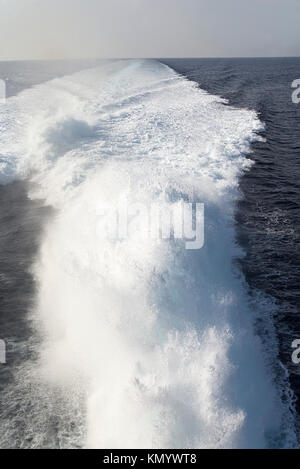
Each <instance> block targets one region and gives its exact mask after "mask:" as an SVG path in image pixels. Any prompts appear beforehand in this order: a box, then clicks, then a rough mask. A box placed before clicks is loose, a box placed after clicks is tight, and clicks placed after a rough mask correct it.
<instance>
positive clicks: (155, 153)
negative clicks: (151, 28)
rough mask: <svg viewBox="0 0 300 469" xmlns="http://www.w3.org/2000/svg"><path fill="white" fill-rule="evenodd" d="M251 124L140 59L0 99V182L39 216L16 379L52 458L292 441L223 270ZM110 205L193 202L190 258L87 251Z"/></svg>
mask: <svg viewBox="0 0 300 469" xmlns="http://www.w3.org/2000/svg"><path fill="white" fill-rule="evenodd" d="M261 129H262V124H261V123H260V121H259V120H258V118H257V115H256V114H255V113H254V112H252V111H249V110H245V109H244V110H241V109H235V108H232V107H230V106H228V105H226V102H225V101H224V100H222V99H221V98H218V97H216V96H212V95H209V94H208V93H206V92H204V91H202V90H200V89H199V88H198V87H197V86H196V85H195V84H194V83H192V82H190V81H188V80H186V79H184V78H183V77H181V76H179V75H177V74H176V73H175V72H174V71H173V70H171V69H170V68H168V67H166V66H164V65H162V64H160V63H158V62H155V61H137V60H136V61H134V60H132V61H106V62H103V64H102V65H101V66H99V67H97V68H94V69H90V70H85V71H82V72H79V73H76V74H74V75H72V76H69V77H64V78H60V79H55V80H53V81H51V82H48V83H45V84H42V85H39V86H36V87H35V88H33V89H31V90H27V91H24V92H22V93H21V94H20V95H18V96H17V97H14V98H10V99H9V100H7V104H6V107H5V110H4V113H2V114H1V116H0V132H1V144H0V155H1V178H2V182H3V181H9V180H12V179H16V178H20V177H22V178H29V179H30V181H31V186H30V197H31V198H36V199H42V200H44V201H45V202H44V203H45V204H48V205H51V206H52V207H54V209H55V214H54V215H53V217H52V218H51V220H50V222H49V223H48V224H47V226H46V227H45V230H44V236H43V240H42V244H41V249H40V253H39V256H38V259H37V260H36V262H35V265H34V269H33V270H34V275H35V278H36V282H37V284H38V295H37V298H36V306H35V308H34V311H33V312H32V313H31V317H30V318H31V320H32V321H33V323H34V324H35V329H36V336H37V337H39V339H36V345H35V346H36V347H37V348H38V351H39V360H38V362H29V363H28V365H27V368H26V370H20V371H19V374H18V375H17V376H16V381H17V382H18V386H19V389H20V393H21V394H22V395H23V396H26V393H27V394H28V395H29V394H30V396H31V397H30V398H28V399H29V400H30V408H31V410H32V419H31V424H30V428H28V429H27V430H28V432H29V433H30V435H31V444H32V445H33V446H39V445H41V442H44V443H43V444H45V435H47V432H48V433H49V425H50V424H51V418H53V413H54V414H55V415H56V423H55V434H56V437H55V438H56V439H57V441H56V444H57V445H58V446H60V447H72V446H85V447H92V448H179V447H181V448H182V447H184V448H211V447H213V448H248V447H250V448H253V447H257V448H261V447H262V448H263V447H271V446H289V445H294V444H295V436H294V430H293V424H292V422H293V417H292V415H291V413H290V410H289V407H288V405H289V403H285V404H284V403H283V401H282V399H281V392H282V389H281V387H280V383H279V382H278V377H277V384H276V383H275V378H276V376H275V372H274V369H273V365H272V364H273V361H274V360H275V358H274V357H276V345H275V342H272V346H271V347H270V346H269V347H266V346H265V345H263V344H262V340H261V339H260V338H259V337H258V336H257V335H255V333H254V329H255V323H256V319H257V315H258V314H261V315H262V317H261V320H263V321H265V322H264V324H265V327H268V335H269V337H271V336H272V334H273V332H272V323H271V320H269V319H268V311H267V310H268V308H271V305H270V304H268V302H267V300H265V301H266V305H264V307H263V308H262V306H261V304H257V303H256V302H255V301H252V302H251V304H250V301H249V297H248V293H247V286H246V284H245V282H244V279H243V278H242V276H241V274H240V273H239V271H238V270H237V269H236V268H235V267H234V263H233V261H234V259H236V258H239V257H241V256H242V255H243V253H242V252H241V250H240V248H239V247H238V246H237V244H236V241H235V229H234V208H235V203H236V200H237V199H238V198H239V197H240V193H239V186H238V180H239V176H240V175H241V173H242V172H243V171H245V170H247V168H249V166H250V164H251V163H250V160H249V159H247V158H246V156H245V155H246V154H247V153H249V152H250V144H251V142H252V141H254V140H257V139H259V136H258V132H259V131H260V130H261ZM120 199H123V200H126V201H127V202H128V203H130V204H133V203H137V202H138V203H144V204H146V205H150V204H153V203H156V204H159V205H164V206H165V205H169V206H172V204H174V203H176V202H178V201H179V200H185V201H189V202H200V203H204V204H205V244H204V247H203V248H202V249H201V250H198V251H188V250H186V249H185V245H184V243H183V242H182V241H180V240H168V241H166V240H154V239H138V238H137V237H135V236H134V237H128V238H127V239H122V240H117V239H103V238H101V237H100V236H99V210H100V209H101V207H102V206H107V205H109V206H110V207H112V209H114V208H116V207H117V206H118V203H119V201H120ZM258 303H259V301H258ZM262 309H263V310H264V311H263V312H262ZM269 312H270V311H269ZM264 315H265V316H264ZM263 317H264V318H265V319H263ZM268 321H269V322H268ZM273 339H274V338H273ZM273 339H272V338H270V339H269V340H270V341H272V340H273ZM272 347H273V352H272V353H271V351H272ZM267 352H268V353H267ZM30 380H31V382H32V381H34V384H33V385H30V384H29V381H30ZM26 383H27V384H26ZM33 387H34V392H33ZM14 392H15V391H12V393H11V395H10V399H14ZM24 399H26V398H25V397H24ZM51 416H52V417H51ZM53 431H54V430H51V432H52V433H53ZM7 432H9V429H7ZM51 432H50V433H51ZM49 438H50V436H49Z"/></svg>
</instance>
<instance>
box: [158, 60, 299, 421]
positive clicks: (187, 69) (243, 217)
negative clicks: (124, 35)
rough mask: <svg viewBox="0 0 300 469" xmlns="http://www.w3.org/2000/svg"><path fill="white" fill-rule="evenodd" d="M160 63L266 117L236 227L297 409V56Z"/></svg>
mask: <svg viewBox="0 0 300 469" xmlns="http://www.w3.org/2000/svg"><path fill="white" fill-rule="evenodd" d="M163 62H164V63H166V64H167V65H169V66H170V67H172V68H173V69H175V70H176V71H178V72H179V73H181V74H183V75H185V76H186V77H187V78H189V79H190V80H193V81H195V82H197V83H199V85H200V87H201V88H202V89H205V90H206V91H208V92H209V93H212V94H217V95H219V96H222V97H223V98H226V99H227V100H228V102H229V104H230V105H234V106H237V107H245V108H248V109H253V110H255V111H256V112H257V113H258V115H259V117H260V119H261V121H262V122H263V123H264V124H265V131H264V132H263V133H262V135H263V137H264V139H265V142H258V143H255V144H254V145H253V146H252V149H253V153H252V154H251V155H250V158H251V159H252V160H253V161H254V162H255V165H254V166H252V169H251V170H250V171H249V172H247V173H246V174H245V175H244V176H243V177H242V179H241V181H240V187H241V190H242V193H243V199H242V200H241V201H240V203H239V205H238V207H237V215H236V223H237V232H238V240H239V242H240V243H241V244H242V245H243V246H244V247H245V249H246V257H245V259H243V261H242V268H243V271H244V273H245V275H246V278H247V281H248V283H249V285H250V287H251V288H254V289H258V290H261V291H263V292H264V293H267V294H268V295H271V296H272V297H273V298H274V299H275V301H276V304H277V306H278V308H277V311H278V312H277V313H276V315H275V317H274V321H275V324H276V328H277V334H278V337H279V344H280V357H278V359H280V360H282V362H283V363H284V365H285V366H286V367H287V368H288V370H289V374H290V381H291V385H292V388H293V390H294V392H295V394H296V396H297V398H298V400H297V410H298V414H299V415H300V366H299V365H294V364H293V362H292V359H291V354H292V349H291V344H292V342H293V340H294V339H297V338H298V339H299V338H300V250H299V241H300V104H299V105H296V104H294V103H293V102H292V97H291V96H292V91H293V89H292V88H291V84H292V82H293V81H294V80H295V79H298V78H300V58H278V59H273V58H272V59H196V60H195V59H180V60H164V61H163Z"/></svg>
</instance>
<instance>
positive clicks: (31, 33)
mask: <svg viewBox="0 0 300 469" xmlns="http://www.w3.org/2000/svg"><path fill="white" fill-rule="evenodd" d="M299 55H300V0H0V60H13V59H56V58H93V57H99V58H118V57H122V58H123V57H124V58H129V57H145V58H146V57H158V58H159V57H164V58H166V57H259V56H263V57H267V56H299Z"/></svg>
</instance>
